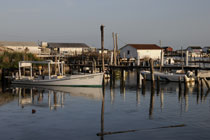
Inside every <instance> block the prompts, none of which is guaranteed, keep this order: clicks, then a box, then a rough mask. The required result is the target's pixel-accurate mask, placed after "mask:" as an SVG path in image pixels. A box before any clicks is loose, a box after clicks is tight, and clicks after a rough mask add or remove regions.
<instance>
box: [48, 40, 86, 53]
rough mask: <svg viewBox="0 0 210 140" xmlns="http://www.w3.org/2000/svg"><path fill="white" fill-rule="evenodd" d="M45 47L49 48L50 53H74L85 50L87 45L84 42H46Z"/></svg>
mask: <svg viewBox="0 0 210 140" xmlns="http://www.w3.org/2000/svg"><path fill="white" fill-rule="evenodd" d="M47 48H50V49H51V53H52V54H63V55H76V54H82V52H87V51H88V50H89V48H90V47H89V46H88V45H86V44H84V43H51V42H50V43H47Z"/></svg>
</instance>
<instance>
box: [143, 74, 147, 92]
mask: <svg viewBox="0 0 210 140" xmlns="http://www.w3.org/2000/svg"><path fill="white" fill-rule="evenodd" d="M145 90H146V75H143V79H142V95H145Z"/></svg>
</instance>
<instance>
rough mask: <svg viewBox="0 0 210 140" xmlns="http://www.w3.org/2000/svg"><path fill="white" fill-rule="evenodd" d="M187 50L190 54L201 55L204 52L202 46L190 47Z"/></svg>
mask: <svg viewBox="0 0 210 140" xmlns="http://www.w3.org/2000/svg"><path fill="white" fill-rule="evenodd" d="M186 50H188V51H189V53H196V54H200V53H201V52H202V48H201V47H200V46H189V47H188V48H187V49H186Z"/></svg>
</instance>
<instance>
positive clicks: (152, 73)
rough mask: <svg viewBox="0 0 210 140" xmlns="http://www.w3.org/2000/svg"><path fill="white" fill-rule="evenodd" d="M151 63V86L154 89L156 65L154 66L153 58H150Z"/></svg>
mask: <svg viewBox="0 0 210 140" xmlns="http://www.w3.org/2000/svg"><path fill="white" fill-rule="evenodd" d="M149 63H150V75H151V86H152V88H153V89H155V82H154V81H155V76H154V66H153V60H152V59H149Z"/></svg>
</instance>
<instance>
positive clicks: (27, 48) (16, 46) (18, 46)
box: [0, 41, 41, 54]
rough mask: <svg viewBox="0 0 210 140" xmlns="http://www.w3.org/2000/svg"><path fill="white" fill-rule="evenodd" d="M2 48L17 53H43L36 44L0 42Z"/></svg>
mask: <svg viewBox="0 0 210 140" xmlns="http://www.w3.org/2000/svg"><path fill="white" fill-rule="evenodd" d="M0 47H1V48H5V49H10V50H12V51H16V52H30V53H33V54H39V53H41V49H40V46H39V45H38V43H36V42H16V41H13V42H12V41H0Z"/></svg>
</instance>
